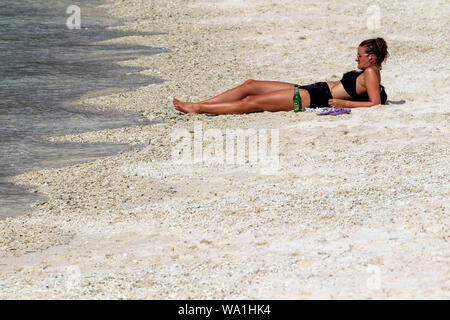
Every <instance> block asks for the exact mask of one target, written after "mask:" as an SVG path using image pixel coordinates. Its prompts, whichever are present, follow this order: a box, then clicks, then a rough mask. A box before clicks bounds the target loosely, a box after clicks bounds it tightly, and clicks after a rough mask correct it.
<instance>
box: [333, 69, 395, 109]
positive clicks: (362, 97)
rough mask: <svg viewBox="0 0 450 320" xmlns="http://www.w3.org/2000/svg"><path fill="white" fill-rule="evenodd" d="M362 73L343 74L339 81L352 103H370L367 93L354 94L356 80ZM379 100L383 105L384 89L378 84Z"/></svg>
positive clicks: (385, 96)
mask: <svg viewBox="0 0 450 320" xmlns="http://www.w3.org/2000/svg"><path fill="white" fill-rule="evenodd" d="M361 73H362V72H358V71H349V72H347V73H344V75H343V76H342V79H341V83H342V86H343V87H344V89H345V91H347V93H348V94H349V95H350V96H351V97H352V99H351V100H352V101H370V99H369V95H368V94H367V91H366V92H364V93H362V94H356V78H358V76H359V75H360V74H361ZM380 98H381V103H382V104H385V103H386V100H387V94H386V91H385V89H384V87H383V86H382V85H381V84H380Z"/></svg>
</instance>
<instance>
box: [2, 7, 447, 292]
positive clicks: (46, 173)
mask: <svg viewBox="0 0 450 320" xmlns="http://www.w3.org/2000/svg"><path fill="white" fill-rule="evenodd" d="M105 9H107V10H110V12H111V14H112V15H114V16H116V17H126V18H127V19H130V20H129V21H134V22H133V23H128V24H127V25H125V26H121V27H120V28H121V29H123V30H129V31H132V30H134V31H135V30H138V31H145V32H156V33H157V34H156V35H152V36H148V37H146V36H130V37H123V38H119V39H114V40H108V41H107V42H108V43H130V44H138V45H149V46H154V47H165V48H167V49H169V52H167V53H161V54H157V55H153V56H148V57H142V58H139V59H137V60H132V61H125V62H121V63H123V64H125V65H130V66H133V65H138V66H140V67H142V66H144V67H145V69H146V70H145V71H143V72H142V73H143V74H147V75H149V76H156V77H160V78H162V79H164V80H165V82H164V83H160V84H151V85H149V86H145V87H141V88H139V89H137V90H133V91H128V92H120V93H114V94H111V95H107V96H101V97H95V98H92V97H91V98H86V99H83V101H82V102H83V104H89V105H91V106H92V107H93V108H99V109H102V110H114V111H117V110H119V111H120V110H122V111H133V112H138V113H140V114H142V115H144V116H146V117H147V118H148V119H149V120H155V121H157V122H158V123H157V124H152V125H146V126H134V127H127V128H118V129H111V130H103V131H95V132H87V133H83V134H77V135H68V136H63V137H49V140H51V141H54V142H56V143H57V142H67V141H71V142H82V143H87V142H116V143H128V144H129V145H130V150H129V151H128V152H121V153H119V154H117V155H115V156H111V157H107V158H101V159H97V160H95V161H92V162H87V163H82V164H77V165H73V166H70V167H64V168H57V169H52V168H48V169H43V170H39V171H31V172H27V173H24V174H22V175H20V176H17V177H16V178H15V182H16V183H18V184H21V185H24V186H30V185H31V190H32V191H33V192H36V193H38V194H41V195H43V196H45V197H47V199H45V200H43V201H40V202H38V203H35V204H34V205H33V208H32V210H30V211H29V212H26V213H24V214H23V215H21V216H18V217H15V218H7V219H5V220H1V221H0V234H1V237H0V299H54V298H56V299H317V298H319V299H395V298H397V299H399V298H400V299H403V298H405V299H448V298H449V297H450V295H449V288H450V282H449V279H450V277H449V271H450V260H449V258H450V249H449V248H450V247H449V235H450V234H449V222H450V220H449V210H448V209H449V208H448V204H449V202H448V198H449V167H450V166H449V161H448V159H449V154H450V152H449V151H450V148H449V146H450V144H449V139H448V137H449V133H450V130H449V122H448V121H449V112H448V105H447V103H448V102H449V101H450V99H449V98H450V96H449V91H448V88H449V86H450V79H449V76H450V63H449V61H448V52H450V41H449V40H450V39H449V33H448V30H449V29H450V20H449V19H448V17H449V13H450V4H449V3H448V2H445V1H427V2H416V1H397V2H394V3H393V2H391V1H384V0H383V1H378V2H377V3H376V4H375V5H374V4H373V3H372V2H369V1H358V2H355V1H342V2H339V3H336V2H334V1H320V2H317V1H290V2H285V1H266V0H265V1H262V0H261V1H257V0H234V1H206V0H204V1H188V2H187V1H181V0H173V1H132V2H131V1H130V2H129V1H119V0H114V1H111V2H110V3H108V4H107V5H105ZM377 36H380V37H383V38H384V39H385V40H386V41H387V43H388V46H389V51H390V54H391V56H390V58H389V59H388V60H387V62H386V64H385V65H384V67H383V70H382V81H381V82H382V84H383V85H384V86H385V87H386V91H387V94H388V100H389V104H387V105H380V106H375V107H372V108H358V109H352V112H351V114H348V115H341V116H336V117H333V116H324V117H318V116H317V115H316V113H315V112H303V113H294V112H277V113H269V112H262V113H255V114H245V115H222V116H207V115H186V114H181V113H179V112H177V111H176V110H175V109H174V108H173V105H172V98H173V97H176V98H178V99H180V100H188V101H198V100H203V99H206V98H208V97H211V96H213V95H216V94H219V93H220V92H223V91H225V90H227V89H229V88H231V87H234V86H236V85H238V84H241V83H243V82H244V81H245V80H247V79H257V80H275V81H285V82H291V83H299V84H310V83H313V82H317V81H327V80H339V79H340V77H341V76H342V74H343V73H344V72H346V71H349V70H354V69H356V62H355V61H354V60H355V56H356V53H357V46H358V44H359V43H360V42H361V41H362V40H365V39H368V38H373V37H377ZM80 103H81V101H80ZM238 129H240V130H242V131H245V132H246V133H247V134H249V135H250V136H252V135H253V136H254V135H255V133H258V136H259V138H260V139H261V140H259V141H267V144H266V146H268V150H269V151H270V150H272V149H270V148H271V147H272V146H275V147H274V148H275V149H273V150H275V152H274V153H271V158H270V159H269V160H268V161H267V162H262V161H259V159H260V158H257V159H258V161H256V160H255V158H252V142H251V140H250V139H249V145H248V146H247V149H248V150H247V152H248V155H243V156H242V157H241V158H240V159H244V162H243V163H240V162H239V163H238V161H237V160H236V161H234V162H233V161H231V162H226V161H216V162H212V161H208V159H209V158H207V156H206V155H207V154H208V151H211V150H212V149H214V148H212V147H211V141H215V142H217V141H219V142H220V141H227V139H228V138H229V136H230V135H229V133H230V132H231V131H232V130H238ZM186 135H187V136H188V137H189V141H192V145H193V150H192V151H193V152H194V155H193V156H192V157H191V158H189V157H184V158H182V159H181V160H183V161H176V160H180V159H179V158H177V155H179V154H180V153H176V152H174V150H175V151H179V149H177V148H178V147H179V146H180V139H181V138H180V137H186ZM174 137H175V138H174ZM211 137H215V138H214V139H216V140H214V139H212V138H211ZM177 139H178V140H177ZM186 139H187V138H186ZM196 139H197V140H196ZM221 139H222V140H221ZM181 140H183V139H181ZM196 141H197V142H198V141H199V144H198V143H197V144H196ZM269 142H270V144H269ZM192 145H191V144H189V146H192ZM219 145H220V143H219ZM222 145H223V146H224V145H225V143H223V144H222ZM260 145H262V143H261V142H260ZM189 146H188V147H186V148H189ZM253 146H254V145H253ZM195 148H200V149H195ZM244 149H245V147H244ZM196 150H197V151H198V150H200V152H198V153H195V152H196ZM215 150H217V149H215ZM227 150H228V149H227ZM227 150H225V151H227ZM253 151H254V150H253ZM269 151H268V152H269ZM198 154H200V157H196V156H195V155H198ZM224 156H231V157H232V156H234V153H233V154H230V153H229V152H228V153H227V152H225V155H224ZM215 159H216V160H217V159H218V158H215ZM235 159H238V156H237V155H236V158H235Z"/></svg>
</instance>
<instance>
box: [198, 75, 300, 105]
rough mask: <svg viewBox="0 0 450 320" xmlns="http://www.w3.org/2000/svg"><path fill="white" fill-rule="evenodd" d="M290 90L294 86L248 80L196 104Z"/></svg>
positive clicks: (284, 83) (285, 83) (237, 99)
mask: <svg viewBox="0 0 450 320" xmlns="http://www.w3.org/2000/svg"><path fill="white" fill-rule="evenodd" d="M290 88H294V84H292V83H288V82H280V81H258V80H253V79H250V80H247V81H245V82H244V83H243V84H241V85H239V86H237V87H235V88H233V89H230V90H228V91H225V92H224V93H221V94H219V95H218V96H215V97H213V98H210V99H207V100H203V101H200V102H198V103H219V102H230V101H239V100H242V99H244V98H245V97H247V96H254V95H258V94H264V93H269V92H273V91H279V90H284V89H290Z"/></svg>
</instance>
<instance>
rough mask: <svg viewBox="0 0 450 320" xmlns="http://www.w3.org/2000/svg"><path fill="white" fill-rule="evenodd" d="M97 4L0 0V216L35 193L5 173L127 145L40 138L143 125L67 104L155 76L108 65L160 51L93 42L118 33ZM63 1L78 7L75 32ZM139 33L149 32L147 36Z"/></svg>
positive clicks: (135, 118) (20, 207)
mask: <svg viewBox="0 0 450 320" xmlns="http://www.w3.org/2000/svg"><path fill="white" fill-rule="evenodd" d="M99 4H101V2H99V1H87V0H85V1H62V0H47V1H36V0H34V1H33V0H2V1H1V2H0V28H1V30H2V31H1V33H0V52H2V54H1V58H0V73H1V74H2V77H1V78H0V219H1V218H4V217H6V216H11V215H17V214H20V213H23V212H24V211H25V210H26V208H27V205H28V204H29V203H30V201H34V200H36V197H35V196H33V195H30V194H29V193H28V192H27V191H26V189H25V188H20V187H17V186H15V185H13V184H11V183H9V182H8V177H11V176H13V175H16V174H18V173H20V172H23V171H25V170H29V169H32V168H33V169H35V168H43V167H58V166H64V165H68V164H73V163H76V162H82V161H86V160H91V159H94V158H97V157H101V156H107V155H111V154H114V153H116V152H118V151H121V150H127V148H128V146H126V145H115V144H73V143H51V142H48V141H46V139H45V137H46V136H50V135H63V134H68V133H76V132H84V131H92V130H101V129H106V128H115V127H123V126H130V125H137V124H145V123H148V121H146V120H145V119H142V118H141V117H140V116H139V115H137V114H131V113H129V114H124V113H117V112H115V113H113V112H109V113H102V112H98V111H93V110H89V109H85V108H80V107H74V106H73V105H71V104H70V101H73V100H74V99H76V98H79V97H81V96H83V95H85V94H95V93H96V92H105V91H108V90H114V89H115V88H117V89H118V90H120V89H121V88H125V89H131V88H136V87H139V86H142V85H147V84H150V83H161V82H163V80H162V79H159V78H156V77H149V76H142V75H138V74H136V72H137V71H140V70H141V69H140V68H131V67H122V66H119V65H117V64H116V62H118V61H121V60H129V59H131V58H133V57H137V56H139V55H153V54H158V53H164V52H167V51H168V50H167V49H165V48H154V47H147V46H129V45H98V44H96V43H95V42H97V41H102V40H108V39H112V38H116V37H121V36H125V35H143V33H130V32H127V33H124V32H122V31H117V30H109V29H108V27H110V26H115V25H118V24H119V23H120V22H119V21H114V20H112V19H111V18H109V17H108V15H107V12H105V10H104V9H102V8H100V7H99ZM70 5H77V6H78V7H79V8H80V10H81V11H80V18H81V19H80V21H81V29H73V30H69V28H68V27H67V25H66V21H67V19H68V18H69V17H70V16H71V14H67V13H66V9H67V8H68V7H69V6H70ZM144 35H148V36H151V35H152V33H146V34H144Z"/></svg>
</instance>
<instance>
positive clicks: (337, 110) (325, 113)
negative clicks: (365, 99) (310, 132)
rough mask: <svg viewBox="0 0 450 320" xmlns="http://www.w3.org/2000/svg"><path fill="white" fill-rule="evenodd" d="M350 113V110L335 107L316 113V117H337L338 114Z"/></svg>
mask: <svg viewBox="0 0 450 320" xmlns="http://www.w3.org/2000/svg"><path fill="white" fill-rule="evenodd" d="M350 112H352V111H351V110H350V109H346V108H338V107H335V106H331V108H329V109H327V110H325V111H323V112H321V113H318V114H317V115H318V116H337V115H340V114H348V113H350Z"/></svg>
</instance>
